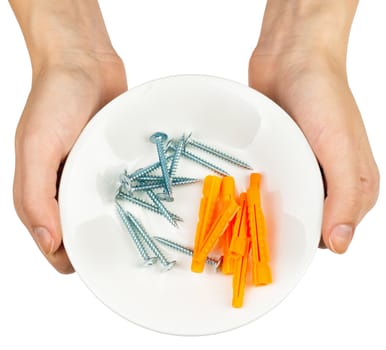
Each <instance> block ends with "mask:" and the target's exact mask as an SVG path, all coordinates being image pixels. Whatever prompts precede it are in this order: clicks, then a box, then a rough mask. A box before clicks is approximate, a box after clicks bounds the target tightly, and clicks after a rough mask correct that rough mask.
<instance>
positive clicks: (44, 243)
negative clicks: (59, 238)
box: [33, 227, 54, 255]
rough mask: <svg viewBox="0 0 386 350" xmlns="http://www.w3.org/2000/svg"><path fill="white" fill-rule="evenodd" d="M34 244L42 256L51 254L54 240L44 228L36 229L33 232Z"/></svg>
mask: <svg viewBox="0 0 386 350" xmlns="http://www.w3.org/2000/svg"><path fill="white" fill-rule="evenodd" d="M33 233H34V235H35V239H36V242H37V244H38V246H39V248H40V249H41V251H42V252H43V253H44V254H47V255H48V254H50V253H52V251H53V249H54V240H53V239H52V236H51V235H50V233H49V232H48V230H47V229H45V228H44V227H37V228H35V229H34V230H33Z"/></svg>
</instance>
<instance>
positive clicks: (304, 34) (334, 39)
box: [256, 0, 358, 65]
mask: <svg viewBox="0 0 386 350" xmlns="http://www.w3.org/2000/svg"><path fill="white" fill-rule="evenodd" d="M357 3H358V1H357V0H350V1H336V0H314V1H311V2H310V1H304V0H293V1H286V0H268V1H267V6H266V10H265V14H264V19H263V24H262V29H261V34H260V39H259V42H258V45H257V47H256V51H257V52H258V53H259V54H261V55H270V56H280V55H283V54H293V53H301V54H303V55H304V56H308V55H310V56H326V57H331V58H333V59H334V60H335V61H336V62H338V63H341V64H342V65H345V61H346V53H347V43H348V37H349V32H350V28H351V24H352V20H353V17H354V14H355V10H356V6H357Z"/></svg>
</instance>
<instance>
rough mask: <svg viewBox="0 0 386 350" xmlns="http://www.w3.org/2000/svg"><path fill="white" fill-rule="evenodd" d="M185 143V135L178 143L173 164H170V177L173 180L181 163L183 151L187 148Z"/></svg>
mask: <svg viewBox="0 0 386 350" xmlns="http://www.w3.org/2000/svg"><path fill="white" fill-rule="evenodd" d="M185 143H186V138H185V135H182V137H181V138H180V139H179V140H178V141H177V142H176V147H175V151H174V155H173V158H172V163H171V164H170V168H169V176H170V177H171V178H172V179H173V177H174V176H175V174H176V171H177V166H178V163H179V161H180V158H181V154H182V151H183V149H184V148H185Z"/></svg>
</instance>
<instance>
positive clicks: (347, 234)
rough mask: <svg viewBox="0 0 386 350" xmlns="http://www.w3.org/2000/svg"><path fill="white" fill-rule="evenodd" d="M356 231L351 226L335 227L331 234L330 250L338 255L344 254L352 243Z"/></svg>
mask: <svg viewBox="0 0 386 350" xmlns="http://www.w3.org/2000/svg"><path fill="white" fill-rule="evenodd" d="M353 235H354V230H353V228H352V227H351V226H349V225H338V226H335V227H334V229H333V230H332V232H331V234H330V239H329V243H330V248H331V249H332V250H333V251H334V252H335V253H338V254H342V253H344V252H345V251H346V250H347V248H348V246H349V245H350V243H351V240H352V238H353Z"/></svg>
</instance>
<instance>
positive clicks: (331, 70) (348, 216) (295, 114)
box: [249, 0, 379, 253]
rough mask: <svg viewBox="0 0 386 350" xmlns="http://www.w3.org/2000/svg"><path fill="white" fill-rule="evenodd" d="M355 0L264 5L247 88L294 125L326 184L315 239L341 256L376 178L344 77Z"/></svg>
mask: <svg viewBox="0 0 386 350" xmlns="http://www.w3.org/2000/svg"><path fill="white" fill-rule="evenodd" d="M357 5H358V1H357V0H347V1H346V0H345V1H336V0H313V1H307V0H291V1H286V0H268V1H267V6H266V10H265V14H264V19H263V24H262V30H261V34H260V38H259V42H258V44H257V46H256V49H255V50H254V52H253V54H252V57H251V59H250V64H249V83H250V85H251V86H252V87H253V88H255V89H256V90H259V91H261V92H262V93H264V94H265V95H267V96H268V97H270V98H271V99H272V100H274V101H275V102H277V103H278V104H279V105H280V106H281V107H282V108H283V109H284V110H286V111H287V112H288V113H289V114H290V115H291V116H292V118H293V119H294V120H295V122H296V123H297V124H298V125H299V126H300V128H301V129H302V131H303V133H304V134H305V136H306V138H307V139H308V142H309V143H310V145H311V147H312V149H313V151H314V153H315V155H316V157H317V159H318V161H319V164H320V166H321V168H322V170H323V174H324V177H325V182H326V199H325V204H324V214H323V227H322V241H321V246H325V247H327V248H329V249H330V250H332V251H334V252H336V253H344V252H345V251H346V250H347V248H348V246H349V244H350V242H351V240H352V238H353V235H354V232H355V228H356V227H357V225H358V224H359V222H360V221H361V219H362V218H363V217H364V215H365V214H366V213H367V212H368V211H369V210H370V209H371V208H372V207H373V206H374V204H375V203H376V200H377V197H378V192H379V173H378V168H377V165H376V163H375V160H374V157H373V154H372V152H371V148H370V145H369V141H368V137H367V134H366V130H365V126H364V124H363V121H362V118H361V114H360V111H359V109H358V106H357V104H356V102H355V99H354V97H353V95H352V93H351V91H350V87H349V84H348V80H347V73H346V56H347V44H348V38H349V33H350V28H351V24H352V21H353V18H354V15H355V11H356V8H357Z"/></svg>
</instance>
